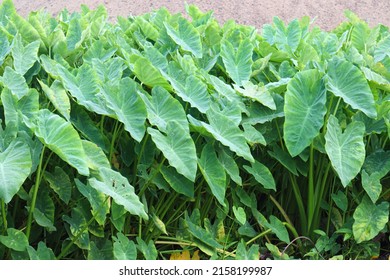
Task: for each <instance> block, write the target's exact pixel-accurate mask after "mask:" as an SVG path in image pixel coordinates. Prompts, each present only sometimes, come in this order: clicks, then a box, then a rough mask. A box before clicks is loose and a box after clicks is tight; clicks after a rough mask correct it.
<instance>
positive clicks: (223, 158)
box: [218, 149, 242, 186]
mask: <svg viewBox="0 0 390 280" xmlns="http://www.w3.org/2000/svg"><path fill="white" fill-rule="evenodd" d="M218 159H219V161H220V163H221V164H222V166H223V167H224V168H225V171H226V173H227V174H229V176H230V178H231V179H232V180H233V181H234V182H235V183H236V184H237V185H239V186H241V185H242V179H241V177H240V170H239V168H238V165H237V163H236V161H235V160H234V158H233V157H232V156H231V155H229V154H228V153H227V152H226V151H225V150H224V149H221V150H220V152H219V153H218Z"/></svg>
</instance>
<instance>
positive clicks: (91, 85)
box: [40, 55, 113, 115]
mask: <svg viewBox="0 0 390 280" xmlns="http://www.w3.org/2000/svg"><path fill="white" fill-rule="evenodd" d="M40 59H41V62H42V66H43V68H44V69H45V70H46V72H48V73H49V74H50V75H51V76H53V77H54V78H57V79H60V80H61V81H62V83H63V86H64V88H65V89H66V90H67V91H69V93H70V94H71V95H72V96H73V97H74V98H76V99H77V103H79V104H80V105H82V106H84V107H86V108H87V109H88V110H89V111H91V112H95V113H97V114H102V115H112V114H113V112H112V111H111V110H110V109H108V108H107V106H106V104H105V101H104V98H103V97H101V96H99V88H98V78H97V75H96V73H95V72H94V70H93V69H92V67H91V66H90V65H88V64H86V63H84V64H83V65H82V66H81V67H80V68H78V69H77V74H76V75H74V73H71V72H70V71H69V70H68V69H66V68H65V67H64V66H63V65H61V64H60V63H58V62H56V61H54V60H52V59H50V58H48V57H47V56H45V55H41V56H40Z"/></svg>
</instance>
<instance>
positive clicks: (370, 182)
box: [362, 169, 382, 203]
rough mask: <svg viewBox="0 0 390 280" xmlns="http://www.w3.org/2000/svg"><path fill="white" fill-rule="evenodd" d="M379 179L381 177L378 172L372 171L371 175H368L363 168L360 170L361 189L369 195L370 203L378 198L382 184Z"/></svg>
mask: <svg viewBox="0 0 390 280" xmlns="http://www.w3.org/2000/svg"><path fill="white" fill-rule="evenodd" d="M380 179H381V174H380V173H378V172H374V173H372V174H371V175H368V174H367V172H366V171H365V170H364V169H363V170H362V185H363V189H364V190H365V191H366V193H367V194H368V196H369V197H370V199H371V201H372V203H375V202H376V201H377V200H378V198H379V196H380V194H381V192H382V185H381V181H380Z"/></svg>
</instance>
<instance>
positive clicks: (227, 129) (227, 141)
mask: <svg viewBox="0 0 390 280" xmlns="http://www.w3.org/2000/svg"><path fill="white" fill-rule="evenodd" d="M207 118H208V120H209V122H210V124H207V123H205V122H202V121H196V120H195V119H193V118H190V117H189V119H190V121H191V123H193V124H195V123H196V125H200V126H201V127H203V128H204V129H205V130H206V131H207V132H209V133H210V134H211V135H213V137H214V138H215V139H216V140H218V141H219V142H221V143H222V144H223V145H224V146H227V147H229V149H230V150H231V151H233V152H235V153H236V154H237V155H239V156H241V157H243V158H245V159H246V160H248V161H250V162H254V159H253V156H252V154H251V151H250V149H249V146H248V144H247V143H246V139H245V136H244V133H243V132H242V131H241V130H240V129H239V127H237V125H235V123H234V122H233V121H232V120H231V119H230V118H228V117H226V116H225V115H223V114H221V113H219V112H216V111H215V110H213V109H209V110H208V111H207Z"/></svg>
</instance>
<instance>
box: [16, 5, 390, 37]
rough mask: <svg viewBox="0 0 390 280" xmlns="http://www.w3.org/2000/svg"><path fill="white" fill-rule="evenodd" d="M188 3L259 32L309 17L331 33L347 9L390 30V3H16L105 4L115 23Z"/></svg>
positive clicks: (53, 8)
mask: <svg viewBox="0 0 390 280" xmlns="http://www.w3.org/2000/svg"><path fill="white" fill-rule="evenodd" d="M185 3H188V4H195V5H197V6H198V7H199V8H200V9H201V10H203V11H208V10H213V11H214V16H215V17H216V18H217V20H218V21H219V22H220V23H223V22H224V21H226V20H227V19H234V20H236V21H237V22H239V23H242V24H247V25H253V26H255V27H256V28H258V29H261V27H262V25H263V24H265V23H271V21H272V18H273V16H279V17H280V18H282V19H283V20H284V21H290V20H292V19H294V18H301V17H302V16H310V17H311V18H316V21H315V25H318V26H320V27H321V28H322V29H324V30H328V31H329V30H331V29H333V28H334V27H336V26H337V25H338V24H339V23H341V22H342V21H344V20H345V17H344V11H345V10H346V9H348V10H351V11H353V12H354V13H356V14H357V15H358V16H359V17H360V18H362V19H364V20H366V21H367V22H368V23H369V24H370V25H371V26H375V25H376V24H378V23H382V24H384V25H387V26H390V0H356V1H353V0H317V1H314V0H260V1H255V0H240V1H232V0H228V1H211V0H207V1H200V0H187V1H173V0H160V1H156V0H148V1H143V0H114V1H107V0H106V1H102V0H77V1H75V0H67V1H64V0H35V1H31V0H14V4H15V6H16V8H17V10H18V12H19V13H20V14H21V15H23V16H26V15H28V13H29V12H31V11H35V10H40V9H46V10H47V11H49V12H50V13H52V14H53V15H55V14H57V13H58V12H59V11H61V10H62V9H64V8H66V9H68V10H69V11H72V12H73V11H79V10H80V5H81V4H85V5H87V6H88V7H90V8H95V7H97V6H98V5H99V4H104V5H105V6H106V8H107V10H108V14H109V16H110V19H111V20H112V21H114V20H115V19H116V17H117V16H125V17H126V16H128V15H139V14H143V13H146V12H151V11H153V10H156V9H158V8H159V7H162V6H165V7H166V8H168V9H169V10H170V11H171V12H173V13H176V12H184V11H185Z"/></svg>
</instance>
